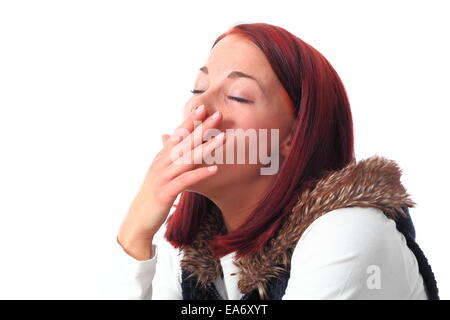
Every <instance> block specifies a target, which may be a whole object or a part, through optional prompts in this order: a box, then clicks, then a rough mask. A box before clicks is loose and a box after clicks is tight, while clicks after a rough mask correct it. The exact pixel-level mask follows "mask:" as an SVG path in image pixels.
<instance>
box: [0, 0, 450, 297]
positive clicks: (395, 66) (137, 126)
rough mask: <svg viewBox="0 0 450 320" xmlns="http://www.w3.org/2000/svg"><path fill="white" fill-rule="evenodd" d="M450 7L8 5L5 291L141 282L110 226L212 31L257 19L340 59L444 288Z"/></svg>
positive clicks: (177, 116) (361, 148)
mask: <svg viewBox="0 0 450 320" xmlns="http://www.w3.org/2000/svg"><path fill="white" fill-rule="evenodd" d="M448 14H449V7H448V2H447V1H421V2H418V1H384V2H383V1H376V2H375V1H373V2H369V1H342V0H341V1H329V2H328V1H327V2H325V1H314V2H313V1H308V2H306V1H305V2H301V1H298V0H297V1H280V0H277V1H261V0H259V1H230V0H228V1H220V2H219V1H178V2H176V1H165V2H164V3H162V2H156V1H80V0H78V1H17V0H16V1H0V298H3V299H17V298H18V299H98V298H99V299H102V298H105V297H110V296H111V295H114V291H117V290H118V285H117V282H119V281H122V280H123V279H124V278H123V277H125V278H126V277H132V274H129V273H126V272H124V269H122V268H121V267H120V266H121V264H120V263H118V262H117V263H116V261H115V259H116V258H115V257H116V256H115V255H114V254H113V253H114V252H117V251H116V246H117V244H116V243H115V236H116V234H117V231H118V228H119V225H120V223H121V221H122V219H123V217H124V215H125V214H126V212H127V209H128V206H129V204H130V202H131V201H132V199H133V197H134V195H135V193H136V192H137V190H138V187H139V185H140V183H141V182H142V179H143V177H144V174H145V171H146V170H147V168H148V166H149V164H150V163H151V160H152V159H153V156H154V155H155V154H156V152H158V151H159V149H160V148H161V146H162V144H161V138H160V137H161V134H163V133H171V132H172V130H173V129H174V128H175V126H176V125H178V123H179V121H180V120H181V111H182V107H183V105H184V104H185V102H186V100H187V99H188V97H189V95H190V94H191V93H190V92H189V90H190V89H192V86H193V82H194V78H195V76H196V74H197V69H198V68H199V67H200V66H202V64H203V63H204V62H205V61H206V58H207V56H208V54H209V50H210V47H211V46H212V43H213V41H214V40H215V38H216V37H217V36H219V35H220V34H221V33H222V32H224V31H226V30H227V29H228V28H229V27H231V26H232V25H234V24H237V23H252V22H266V23H270V24H274V25H279V26H281V27H283V28H285V29H287V30H288V31H290V32H292V33H293V34H295V35H296V36H298V37H300V38H301V39H303V40H304V41H306V42H307V43H309V44H311V45H312V46H313V47H315V48H316V49H318V50H319V51H320V52H321V53H322V54H323V55H324V56H325V57H326V58H327V59H328V60H329V61H330V62H331V64H332V65H333V66H334V68H335V69H336V71H337V72H338V73H339V75H340V76H341V78H342V81H343V83H344V85H345V87H346V89H347V92H348V95H349V98H350V103H351V106H352V112H353V117H354V125H355V148H356V156H357V159H358V160H359V159H362V158H366V157H369V156H371V155H373V154H375V153H376V154H379V155H382V156H385V157H388V158H391V159H395V160H396V161H397V162H398V164H399V165H400V167H401V168H402V169H403V177H402V181H403V183H404V185H405V186H406V188H407V189H408V191H409V192H410V194H411V195H412V198H413V200H415V201H416V202H417V203H418V206H417V207H416V208H413V209H411V211H410V212H411V214H412V216H413V221H414V223H415V225H416V232H417V241H418V243H419V244H420V246H421V247H422V249H423V250H424V252H425V254H426V255H427V257H428V259H429V262H430V264H431V266H432V267H433V270H434V272H435V274H436V278H437V281H438V285H439V288H440V294H441V298H445V299H448V298H450V279H449V276H448V270H450V259H449V256H448V245H449V242H450V241H449V234H450V230H449V223H450V219H449V214H450V212H449V208H448V205H447V203H446V202H447V200H448V199H449V194H448V181H449V180H450V175H449V171H448V168H449V167H448V163H449V152H448V145H449V143H448V137H449V122H448V120H449V117H448V116H449V111H448V110H449V107H450V104H449V95H448V93H449V74H450V63H449V58H448V57H450V46H449V40H448V39H449V30H450V25H449V22H448V19H447V18H448ZM445 20H447V22H445ZM127 261H128V262H130V260H127ZM120 277H122V278H120ZM117 279H122V280H117ZM116 280H117V282H116ZM121 294H123V295H125V296H126V294H127V293H126V292H122V293H121Z"/></svg>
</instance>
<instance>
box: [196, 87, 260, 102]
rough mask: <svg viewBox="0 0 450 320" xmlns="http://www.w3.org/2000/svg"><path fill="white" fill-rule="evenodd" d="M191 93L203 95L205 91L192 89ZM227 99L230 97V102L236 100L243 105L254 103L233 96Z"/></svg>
mask: <svg viewBox="0 0 450 320" xmlns="http://www.w3.org/2000/svg"><path fill="white" fill-rule="evenodd" d="M191 92H192V93H193V94H199V93H202V92H203V90H195V89H192V90H191ZM227 97H228V99H230V100H235V101H237V102H241V103H253V101H250V100H247V99H244V98H239V97H233V96H227Z"/></svg>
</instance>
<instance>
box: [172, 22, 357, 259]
mask: <svg viewBox="0 0 450 320" xmlns="http://www.w3.org/2000/svg"><path fill="white" fill-rule="evenodd" d="M231 34H234V35H239V36H242V37H245V38H246V39H248V40H250V41H252V42H253V43H254V44H256V45H257V46H258V47H259V48H260V49H261V51H262V52H263V53H264V55H265V56H266V58H267V60H268V61H269V63H270V65H271V67H272V69H273V71H274V72H275V74H276V76H277V77H278V79H279V80H280V82H281V84H282V85H283V87H284V89H285V90H286V93H287V95H286V97H287V99H288V100H289V103H290V104H291V106H292V110H293V112H294V113H295V117H296V122H295V125H294V128H293V130H294V131H293V139H292V143H293V146H292V149H291V152H290V153H289V155H288V156H287V158H286V159H285V161H284V162H283V164H282V166H281V167H280V168H279V172H278V175H277V177H276V178H275V183H274V184H273V185H271V187H270V188H269V190H267V192H266V194H265V196H264V197H262V199H260V201H259V203H258V204H257V206H256V207H255V208H254V209H253V211H252V212H251V213H250V215H249V216H248V219H247V221H246V222H245V223H243V224H242V225H241V226H240V227H239V228H238V229H236V230H234V231H233V232H229V233H227V234H225V235H217V236H215V237H214V238H213V239H211V242H210V249H211V251H212V253H213V254H214V256H215V257H216V258H220V257H222V256H224V255H226V254H228V253H231V252H234V251H235V252H236V257H237V258H239V257H242V256H245V255H247V254H250V253H252V252H254V251H256V250H259V249H260V248H262V247H263V246H264V245H265V244H266V243H267V241H268V240H269V239H270V238H271V236H272V234H273V233H274V232H275V231H276V230H277V228H278V227H279V226H280V224H281V223H282V221H283V219H284V218H285V217H286V215H287V214H289V212H290V211H291V209H292V207H293V206H294V205H295V202H296V200H297V199H298V197H297V195H298V193H300V192H302V191H303V190H305V189H306V188H313V187H314V185H315V184H316V182H317V180H318V179H320V177H322V176H323V175H324V174H325V173H327V172H329V171H334V170H338V169H341V168H343V167H344V166H346V165H347V164H349V163H350V162H353V161H355V156H354V147H353V122H352V115H351V111H350V105H349V101H348V97H347V94H346V91H345V88H344V85H343V84H342V81H341V79H340V78H339V76H338V74H337V73H336V71H335V70H334V69H333V67H332V66H331V64H330V63H329V62H328V60H327V59H325V57H324V56H323V55H322V54H321V53H319V52H318V51H317V50H316V49H314V48H313V47H312V46H310V45H309V44H307V43H305V42H304V41H302V40H301V39H299V38H298V37H296V36H294V35H293V34H291V33H290V32H288V31H286V30H285V29H283V28H281V27H278V26H274V25H270V24H266V23H251V24H239V25H235V26H233V27H232V28H230V29H229V30H228V31H227V32H225V33H223V34H222V35H220V36H219V37H218V38H217V39H216V40H215V42H214V44H213V46H212V47H214V46H215V45H216V43H217V42H218V41H220V40H221V39H222V38H224V37H226V36H227V35H231ZM212 206H215V204H214V203H213V202H212V201H211V200H209V199H208V198H207V197H205V196H203V195H200V194H197V193H194V192H187V191H185V192H183V193H182V194H181V196H180V201H179V202H178V204H177V205H176V209H175V210H174V212H173V214H172V215H170V216H169V217H168V219H167V230H166V233H165V235H164V236H165V238H166V239H167V240H168V241H169V242H170V243H171V244H172V245H173V246H174V247H176V248H179V247H180V246H182V245H189V244H191V243H192V241H193V240H194V239H195V235H196V233H197V231H198V227H199V225H200V221H202V219H203V217H204V216H205V215H207V214H208V212H209V211H210V210H211V208H212ZM216 208H217V207H216Z"/></svg>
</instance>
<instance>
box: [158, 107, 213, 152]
mask: <svg viewBox="0 0 450 320" xmlns="http://www.w3.org/2000/svg"><path fill="white" fill-rule="evenodd" d="M205 115H206V111H205V106H204V105H200V106H198V107H197V108H195V109H194V111H192V112H190V113H189V115H188V117H187V118H186V120H184V121H183V122H182V123H181V124H180V125H179V126H178V127H177V128H175V130H174V132H173V133H172V135H171V137H170V139H169V142H168V143H167V145H168V146H169V147H170V146H173V145H175V144H177V143H178V142H179V141H180V140H182V138H183V137H180V136H181V135H183V134H184V135H187V134H189V133H191V132H192V131H194V129H195V125H197V124H198V123H196V121H201V120H202V119H203V118H204V117H205Z"/></svg>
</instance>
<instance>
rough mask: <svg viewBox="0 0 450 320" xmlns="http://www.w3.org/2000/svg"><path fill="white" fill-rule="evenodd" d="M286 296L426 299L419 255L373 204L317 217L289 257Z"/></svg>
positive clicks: (307, 297)
mask: <svg viewBox="0 0 450 320" xmlns="http://www.w3.org/2000/svg"><path fill="white" fill-rule="evenodd" d="M282 299H284V300H290V299H293V300H297V299H298V300H301V299H318V300H328V299H426V296H425V291H424V286H423V279H422V277H421V275H420V273H419V270H418V264H417V260H416V259H415V256H414V254H413V253H412V251H411V250H410V249H409V248H408V247H407V244H406V240H405V238H404V236H403V234H401V233H400V232H399V231H398V230H397V229H396V227H395V222H394V221H393V220H392V219H389V218H387V217H386V216H385V215H384V213H383V212H382V211H381V210H379V209H377V208H373V207H369V208H363V207H347V208H339V209H336V210H333V211H330V212H328V213H326V214H325V215H323V216H321V217H319V218H318V219H316V220H315V221H314V222H313V223H312V224H311V225H310V226H309V227H308V228H307V229H306V230H305V232H304V233H303V235H302V236H301V238H300V239H299V241H298V243H297V245H296V247H295V249H294V252H293V255H292V259H291V274H290V278H289V282H288V286H287V288H286V291H285V295H284V296H283V298H282Z"/></svg>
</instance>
